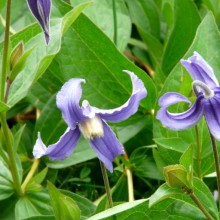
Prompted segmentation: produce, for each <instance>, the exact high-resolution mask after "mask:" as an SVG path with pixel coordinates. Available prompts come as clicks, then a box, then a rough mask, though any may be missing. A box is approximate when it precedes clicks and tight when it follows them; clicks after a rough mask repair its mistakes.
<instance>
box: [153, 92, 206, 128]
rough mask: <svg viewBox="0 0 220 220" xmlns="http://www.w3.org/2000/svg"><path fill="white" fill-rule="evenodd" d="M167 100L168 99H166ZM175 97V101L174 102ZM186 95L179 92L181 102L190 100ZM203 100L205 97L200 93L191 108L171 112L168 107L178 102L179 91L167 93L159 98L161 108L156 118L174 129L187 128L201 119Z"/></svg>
mask: <svg viewBox="0 0 220 220" xmlns="http://www.w3.org/2000/svg"><path fill="white" fill-rule="evenodd" d="M165 98H166V99H167V101H166V99H165ZM172 98H173V102H172ZM186 100H187V98H186V97H184V96H182V95H180V94H179V102H188V103H189V101H188V100H187V101H186ZM203 100H204V97H203V95H202V94H201V93H200V94H199V95H198V97H197V100H196V102H195V103H194V104H193V105H192V106H191V108H190V109H189V110H187V111H185V112H182V113H170V112H169V111H167V108H168V107H169V106H170V105H172V104H175V103H178V93H166V94H165V95H164V96H162V97H161V98H160V100H159V102H160V105H161V108H160V110H159V111H158V112H157V116H156V118H157V119H158V120H160V122H161V123H162V124H163V125H164V126H165V127H167V128H170V129H172V130H183V129H187V128H189V127H191V126H193V125H195V124H196V123H198V121H199V120H200V118H201V117H202V115H203V103H202V102H203Z"/></svg>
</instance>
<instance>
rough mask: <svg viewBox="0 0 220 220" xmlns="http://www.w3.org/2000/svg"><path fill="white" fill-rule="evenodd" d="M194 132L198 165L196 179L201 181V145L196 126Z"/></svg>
mask: <svg viewBox="0 0 220 220" xmlns="http://www.w3.org/2000/svg"><path fill="white" fill-rule="evenodd" d="M195 132H196V143H197V165H198V177H199V178H200V179H202V174H201V144H200V140H199V131H198V126H197V125H196V126H195Z"/></svg>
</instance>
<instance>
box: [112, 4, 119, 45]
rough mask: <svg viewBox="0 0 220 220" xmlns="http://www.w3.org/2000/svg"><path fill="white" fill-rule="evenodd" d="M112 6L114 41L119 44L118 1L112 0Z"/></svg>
mask: <svg viewBox="0 0 220 220" xmlns="http://www.w3.org/2000/svg"><path fill="white" fill-rule="evenodd" d="M112 8H113V19H114V39H113V40H114V43H115V45H117V43H118V42H117V36H118V29H117V14H116V3H115V0H112Z"/></svg>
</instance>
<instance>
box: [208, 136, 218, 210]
mask: <svg viewBox="0 0 220 220" xmlns="http://www.w3.org/2000/svg"><path fill="white" fill-rule="evenodd" d="M209 133H210V132H209ZM210 138H211V143H212V149H213V154H214V161H215V170H216V174H217V185H218V198H220V197H219V190H220V169H219V159H218V148H217V145H216V142H215V138H214V137H213V135H212V134H211V133H210ZM218 207H219V210H220V199H218Z"/></svg>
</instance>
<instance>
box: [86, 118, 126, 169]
mask: <svg viewBox="0 0 220 220" xmlns="http://www.w3.org/2000/svg"><path fill="white" fill-rule="evenodd" d="M102 123H103V129H104V136H103V137H101V138H94V139H93V140H90V145H91V147H92V148H93V150H94V151H95V152H96V154H97V156H98V158H99V160H101V161H102V162H103V163H104V164H105V167H106V168H107V169H108V170H109V171H110V172H113V165H112V161H113V160H114V159H115V157H117V156H118V155H120V154H124V153H125V152H124V148H123V146H122V144H121V143H120V142H119V140H118V139H117V138H116V136H115V134H114V132H113V131H112V130H111V128H110V127H109V126H108V125H107V124H106V123H105V122H104V121H102Z"/></svg>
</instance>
